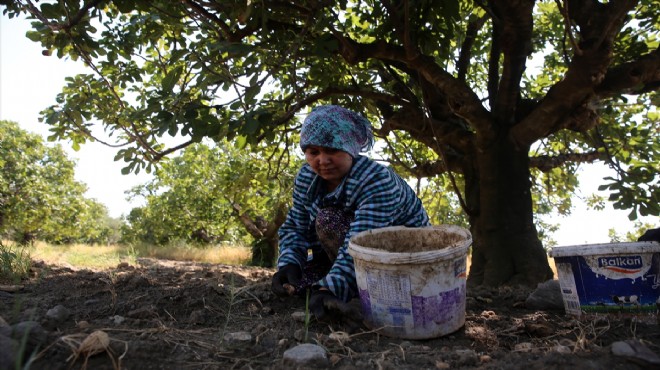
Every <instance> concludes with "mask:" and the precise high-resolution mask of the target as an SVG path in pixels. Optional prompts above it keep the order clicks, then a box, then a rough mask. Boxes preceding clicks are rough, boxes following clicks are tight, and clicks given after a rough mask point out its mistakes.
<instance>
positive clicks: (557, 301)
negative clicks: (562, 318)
mask: <svg viewBox="0 0 660 370" xmlns="http://www.w3.org/2000/svg"><path fill="white" fill-rule="evenodd" d="M525 306H526V307H527V308H531V309H533V310H556V311H559V310H563V309H564V298H563V297H562V295H561V288H560V287H559V280H554V279H550V280H548V281H546V282H543V283H540V284H539V285H538V286H537V287H536V290H534V291H533V292H532V293H530V295H529V296H528V297H527V299H526V300H525Z"/></svg>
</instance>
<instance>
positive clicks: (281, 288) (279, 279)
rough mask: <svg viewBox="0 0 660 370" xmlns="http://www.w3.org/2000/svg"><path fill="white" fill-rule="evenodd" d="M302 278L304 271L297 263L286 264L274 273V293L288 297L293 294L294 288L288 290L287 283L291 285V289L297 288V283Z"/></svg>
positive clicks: (272, 287)
mask: <svg viewBox="0 0 660 370" xmlns="http://www.w3.org/2000/svg"><path fill="white" fill-rule="evenodd" d="M301 278H302V271H301V270H300V267H298V266H296V265H286V266H284V267H282V268H280V269H279V270H278V271H277V272H276V273H275V275H273V282H272V284H271V289H272V291H273V293H275V294H277V295H278V296H280V297H286V296H289V295H291V294H293V290H287V288H286V287H285V284H288V285H290V286H291V289H295V287H296V285H298V283H299V282H300V279H301Z"/></svg>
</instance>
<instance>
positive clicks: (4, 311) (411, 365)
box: [0, 259, 660, 370]
mask: <svg viewBox="0 0 660 370" xmlns="http://www.w3.org/2000/svg"><path fill="white" fill-rule="evenodd" d="M35 270H36V271H35V277H33V278H32V279H31V280H30V281H29V282H26V283H25V284H24V288H23V289H22V290H20V291H17V292H12V293H7V292H0V293H1V294H0V316H1V317H2V318H4V320H5V321H6V322H7V323H8V324H10V325H11V324H16V323H18V322H23V321H26V320H31V321H36V322H38V323H40V324H41V326H42V327H43V328H44V330H45V333H42V335H43V337H42V338H41V339H42V344H40V345H39V346H38V349H37V352H38V356H36V359H34V362H33V363H32V365H31V368H33V369H69V368H73V369H79V368H87V369H113V368H115V367H114V365H113V360H114V361H115V362H117V363H120V366H121V368H122V369H140V370H147V369H231V368H235V369H284V368H288V366H285V365H284V364H283V362H282V356H283V353H284V351H286V350H287V349H289V348H291V347H294V346H296V345H297V344H300V343H302V342H304V341H305V324H304V322H303V321H302V320H301V321H297V320H296V319H295V318H294V317H292V315H291V314H292V313H293V312H296V311H298V312H304V310H305V302H304V300H303V299H289V300H282V299H280V298H277V297H275V296H274V295H273V294H272V293H271V292H270V276H271V275H272V273H273V270H269V269H260V268H249V267H231V266H222V265H207V264H196V263H184V262H166V261H156V260H147V259H143V260H140V264H139V266H129V265H125V264H124V265H120V266H119V267H118V268H117V269H114V270H111V271H104V272H94V271H86V270H83V271H74V270H71V269H68V268H61V267H53V266H45V265H43V264H38V263H37V264H36V267H35ZM528 294H529V291H525V290H524V289H518V290H514V289H511V288H500V289H492V290H487V289H479V290H476V291H475V290H468V300H467V320H466V324H465V326H464V327H463V328H461V329H459V330H458V331H457V332H455V333H453V334H451V335H448V336H445V337H442V338H438V339H433V340H424V341H411V340H402V339H394V338H388V337H384V336H382V335H379V334H377V333H374V332H370V331H369V330H368V329H366V328H360V329H358V330H357V331H355V332H353V333H351V334H345V333H341V332H340V331H341V330H342V329H344V328H342V327H341V326H335V327H333V328H331V327H329V326H328V325H326V324H322V323H318V322H315V321H314V320H312V321H311V322H310V324H309V326H308V330H307V341H308V342H311V343H314V344H319V345H321V346H322V347H324V348H325V349H326V350H327V351H328V356H329V357H330V362H331V366H330V367H331V368H334V369H353V368H359V369H459V368H469V369H471V368H480V369H567V368H575V369H606V368H607V369H642V368H649V366H648V364H643V363H637V362H634V361H631V360H630V359H628V358H625V357H620V356H615V355H613V354H612V352H611V348H610V347H611V344H612V343H613V342H616V341H621V340H626V339H633V338H636V339H638V340H641V341H642V343H643V344H644V345H645V346H646V347H648V348H649V349H651V350H652V351H654V352H656V353H658V352H660V328H659V326H658V324H657V323H656V322H655V321H651V322H639V321H638V320H634V319H630V318H617V317H609V318H591V319H584V320H580V321H578V320H575V319H572V318H570V317H567V316H565V315H564V313H563V312H542V311H534V310H529V309H527V308H525V306H524V301H525V298H526V297H527V295H528ZM58 305H62V306H64V307H65V308H66V309H68V311H69V312H70V314H69V315H63V316H61V317H59V318H57V319H52V318H50V319H49V318H48V315H47V312H48V310H50V309H53V308H54V307H56V306H58ZM294 316H295V315H294ZM646 321H648V320H646ZM96 330H102V331H103V332H105V333H107V334H108V336H109V340H110V345H109V347H110V349H111V353H110V355H108V354H107V353H101V354H97V355H94V356H91V357H89V358H88V359H87V363H86V364H85V363H84V360H85V357H86V356H85V353H84V352H83V353H80V356H79V357H78V358H77V359H76V358H75V356H72V354H73V353H74V352H73V351H74V349H75V348H77V347H78V345H79V344H80V343H81V342H82V341H83V339H84V338H85V337H86V336H87V335H89V334H90V333H92V332H94V331H96ZM246 332H247V333H249V335H247V334H246ZM120 357H121V359H120ZM74 360H75V361H74Z"/></svg>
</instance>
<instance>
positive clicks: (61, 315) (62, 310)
mask: <svg viewBox="0 0 660 370" xmlns="http://www.w3.org/2000/svg"><path fill="white" fill-rule="evenodd" d="M69 316H71V310H69V309H68V308H66V307H65V306H63V305H61V304H58V305H57V306H55V307H53V308H51V309H50V310H48V312H46V318H47V319H48V320H50V321H53V322H55V323H62V322H64V321H66V320H67V319H68V318H69Z"/></svg>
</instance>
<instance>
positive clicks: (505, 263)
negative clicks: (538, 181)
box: [466, 135, 553, 286]
mask: <svg viewBox="0 0 660 370" xmlns="http://www.w3.org/2000/svg"><path fill="white" fill-rule="evenodd" d="M475 159H476V170H472V174H471V175H470V176H466V191H467V195H466V201H467V202H468V208H470V209H472V215H471V216H470V218H471V219H470V221H471V223H470V225H471V227H470V229H471V230H470V231H471V232H472V238H473V245H472V265H471V267H470V275H469V277H468V282H469V283H470V284H471V285H489V286H497V285H501V284H508V285H516V284H523V285H529V286H535V285H536V284H537V283H540V282H543V281H546V280H548V279H551V278H552V276H553V273H552V270H551V269H550V265H549V263H548V257H547V254H546V252H545V250H544V249H543V245H542V244H541V241H540V240H539V238H538V234H537V232H536V227H535V225H534V218H533V212H532V195H531V177H530V171H529V148H527V147H525V148H516V146H515V145H513V144H512V143H511V142H510V140H509V138H508V137H507V135H500V137H499V138H496V139H494V140H493V141H491V142H489V143H488V145H481V148H480V150H477V154H476V158H475ZM476 184H478V186H476ZM475 202H478V204H475Z"/></svg>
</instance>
